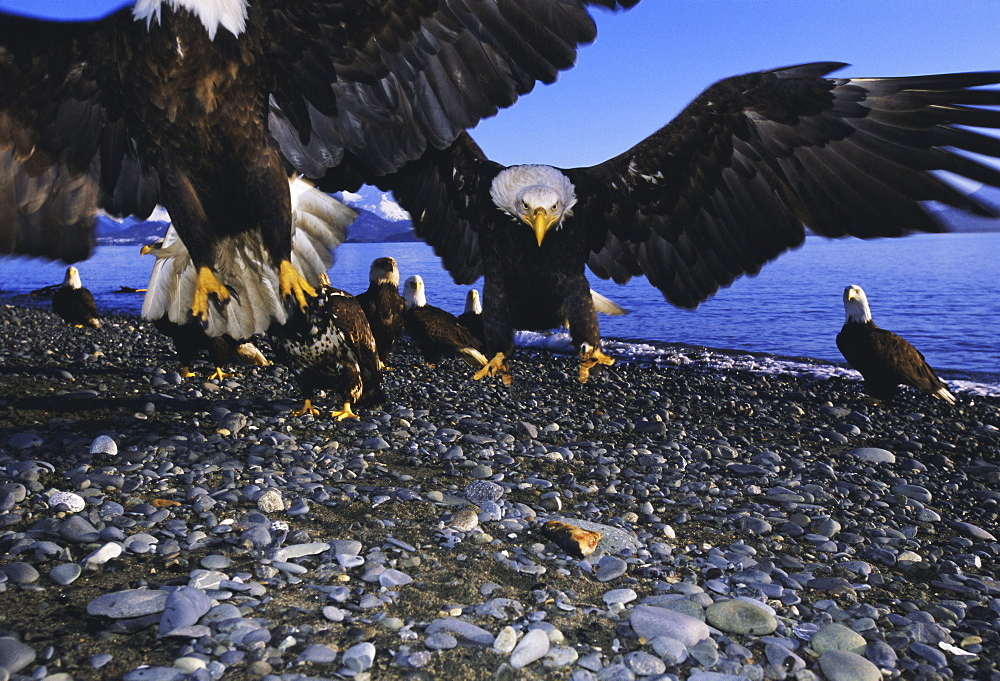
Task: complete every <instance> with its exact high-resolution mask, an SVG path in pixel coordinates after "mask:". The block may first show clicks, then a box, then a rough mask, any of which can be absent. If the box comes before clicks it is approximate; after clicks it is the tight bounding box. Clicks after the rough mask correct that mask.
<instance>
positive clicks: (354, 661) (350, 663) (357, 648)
mask: <svg viewBox="0 0 1000 681" xmlns="http://www.w3.org/2000/svg"><path fill="white" fill-rule="evenodd" d="M375 652H376V650H375V646H374V645H373V644H371V643H369V642H368V641H365V642H363V643H358V644H357V645H353V646H351V647H350V648H348V649H347V650H346V651H344V656H343V658H342V659H341V664H343V665H344V668H345V669H346V670H347V674H348V675H349V676H355V675H356V674H359V673H361V672H365V671H368V670H369V669H371V666H372V665H373V664H374V663H375Z"/></svg>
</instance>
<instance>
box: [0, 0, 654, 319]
mask: <svg viewBox="0 0 1000 681" xmlns="http://www.w3.org/2000/svg"><path fill="white" fill-rule="evenodd" d="M637 1H638V0H503V1H501V2H496V1H495V0H487V1H478V0H477V1H474V2H468V1H467V0H420V1H416V0H365V1H364V2H334V1H327V0H253V1H250V0H137V1H136V2H135V3H134V4H133V5H132V6H131V7H126V8H123V9H121V10H119V11H116V12H114V13H112V14H109V15H108V16H106V17H104V18H102V19H99V20H95V21H88V22H77V23H58V22H50V21H39V20H34V19H27V18H24V17H18V16H11V15H7V14H3V15H2V20H0V207H2V210H0V254H15V255H38V256H45V257H49V258H59V259H63V260H66V261H67V262H73V261H76V260H81V259H84V258H86V257H88V255H89V254H90V250H91V248H92V245H93V224H94V219H95V214H96V211H97V209H98V208H101V209H104V210H105V211H107V212H108V213H110V214H113V215H129V214H132V215H136V216H138V217H146V216H148V215H149V214H150V212H151V211H152V210H153V209H154V207H155V206H156V205H157V204H162V205H163V206H164V207H165V208H166V209H167V211H168V212H169V214H170V218H171V220H172V222H173V224H174V226H175V228H176V230H177V233H178V235H179V237H180V239H181V240H182V241H183V242H184V243H185V245H186V246H187V249H188V251H189V252H190V253H191V257H192V259H193V261H194V265H195V268H196V271H197V278H196V282H195V286H194V288H193V289H192V290H190V291H188V292H187V297H186V298H185V300H184V301H183V304H184V306H185V309H186V310H188V311H190V313H191V315H192V316H193V317H195V318H197V319H200V320H202V321H205V320H206V319H207V318H208V316H209V311H210V309H212V307H214V306H221V305H224V304H225V303H226V302H227V301H230V300H232V298H233V296H232V290H231V289H230V282H229V281H226V278H225V276H224V274H223V273H222V270H224V269H225V267H223V265H224V264H227V263H228V264H229V265H233V263H234V262H235V261H238V260H241V259H244V258H245V256H244V255H242V254H241V249H242V250H243V251H246V250H255V251H257V252H259V253H260V254H261V257H260V258H259V259H252V260H249V262H250V266H251V267H253V268H256V269H266V270H268V271H269V272H270V273H271V274H272V275H273V277H274V278H276V279H277V280H278V282H279V287H278V290H277V292H273V291H271V290H270V289H268V288H266V287H265V288H262V290H261V291H260V294H259V296H257V297H265V296H266V297H269V298H270V299H271V300H270V301H269V303H268V307H267V315H265V319H264V323H263V324H255V326H254V328H253V331H254V332H260V331H263V329H264V328H266V326H267V324H269V323H270V321H271V320H277V321H279V322H280V321H282V320H283V319H284V318H285V314H286V307H288V306H289V305H291V304H294V305H297V306H298V307H300V308H303V307H304V306H305V305H306V301H307V298H308V297H309V296H311V295H314V294H315V290H314V288H313V287H314V285H315V283H316V282H315V279H310V278H309V277H307V276H305V275H304V274H303V273H301V272H299V271H298V270H297V268H296V267H295V266H294V263H293V262H292V260H291V250H292V247H291V241H290V234H291V231H290V229H289V213H290V202H291V198H290V196H289V191H288V184H287V182H286V179H285V178H286V176H287V173H288V171H289V169H290V168H294V169H295V170H296V171H298V172H301V173H303V174H305V175H308V176H310V177H320V176H322V175H323V174H324V173H326V172H327V171H328V170H330V169H333V168H336V167H338V166H339V165H341V164H344V163H348V164H349V165H352V167H355V168H356V169H358V168H364V175H372V176H377V175H382V174H385V173H389V172H393V171H395V170H397V169H398V168H399V167H400V166H402V165H403V163H405V162H406V161H407V160H409V159H413V158H417V157H419V156H420V155H421V154H422V153H424V151H426V150H427V149H428V148H441V147H445V146H447V145H448V144H450V143H451V142H452V141H453V140H454V139H455V136H456V135H457V134H458V133H459V132H460V131H461V130H463V129H465V128H467V127H470V126H473V125H475V124H476V123H477V122H478V121H479V120H480V119H481V118H483V117H487V116H492V115H493V114H495V113H496V112H497V110H498V108H501V107H506V106H510V105H511V104H513V103H514V102H515V101H516V99H517V98H518V96H519V95H521V94H524V93H526V92H528V91H530V90H531V89H532V87H534V84H535V82H536V81H542V82H546V83H550V82H552V81H553V80H555V77H556V75H557V73H558V72H559V71H560V70H561V69H565V68H568V67H570V66H572V64H573V62H574V60H575V57H576V49H577V46H578V45H579V44H581V43H587V42H589V41H591V40H592V39H593V38H594V36H595V27H594V22H593V20H592V19H591V17H590V14H589V8H590V7H593V6H603V7H606V8H620V7H628V6H631V5H633V4H635V2H637ZM362 179H363V180H364V179H365V178H364V177H362ZM341 188H345V187H341ZM237 246H239V247H240V248H237ZM233 266H236V265H233ZM230 269H231V268H230ZM174 321H176V322H178V323H184V321H185V320H183V319H174Z"/></svg>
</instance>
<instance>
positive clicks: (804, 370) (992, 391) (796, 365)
mask: <svg viewBox="0 0 1000 681" xmlns="http://www.w3.org/2000/svg"><path fill="white" fill-rule="evenodd" d="M514 344H515V345H517V347H521V348H529V349H531V348H534V349H538V350H547V351H549V352H561V353H566V354H572V353H573V352H574V350H573V343H572V340H571V339H570V336H569V332H568V331H559V332H552V333H549V332H538V331H518V332H517V333H516V334H515V336H514ZM601 344H602V346H603V349H604V351H605V352H607V353H608V354H609V355H611V356H612V357H614V358H615V359H618V360H622V361H625V362H642V363H651V364H655V365H656V366H665V367H670V366H693V367H698V368H701V369H709V370H711V369H736V370H740V371H749V372H751V373H755V374H764V375H779V374H785V375H793V376H805V377H807V378H812V379H816V380H829V379H831V378H833V377H835V376H838V377H847V378H856V379H858V380H859V381H860V380H861V374H859V373H858V372H857V371H855V370H854V369H848V368H846V367H842V366H838V365H836V364H828V363H825V362H822V361H820V360H816V361H815V362H807V361H802V360H796V359H784V358H781V357H772V356H770V355H754V354H750V353H740V352H736V351H731V352H723V351H720V350H713V349H711V348H701V347H661V346H656V345H651V344H648V343H642V342H624V341H617V340H612V339H609V338H604V339H602V341H601ZM944 382H945V384H947V386H948V388H949V389H950V390H951V391H952V392H954V393H961V394H965V395H972V396H983V395H988V396H991V397H1000V385H994V384H990V383H976V382H974V381H944Z"/></svg>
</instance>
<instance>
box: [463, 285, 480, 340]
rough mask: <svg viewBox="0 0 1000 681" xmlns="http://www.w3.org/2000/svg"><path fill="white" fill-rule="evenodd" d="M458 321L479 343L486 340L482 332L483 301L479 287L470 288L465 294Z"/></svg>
mask: <svg viewBox="0 0 1000 681" xmlns="http://www.w3.org/2000/svg"><path fill="white" fill-rule="evenodd" d="M458 323H459V324H461V325H462V326H464V327H465V328H467V329H468V330H469V332H470V333H471V334H472V335H473V336H475V337H476V340H478V341H479V342H480V343H481V344H482V343H485V342H486V335H485V333H484V332H483V302H482V300H480V298H479V289H474V288H470V289H469V291H468V293H466V294H465V309H464V310H462V314H460V315H458Z"/></svg>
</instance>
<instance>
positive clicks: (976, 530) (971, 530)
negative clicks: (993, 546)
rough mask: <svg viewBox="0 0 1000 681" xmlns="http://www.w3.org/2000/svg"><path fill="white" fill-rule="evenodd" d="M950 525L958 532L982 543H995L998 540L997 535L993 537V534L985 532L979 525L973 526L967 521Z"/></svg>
mask: <svg viewBox="0 0 1000 681" xmlns="http://www.w3.org/2000/svg"><path fill="white" fill-rule="evenodd" d="M950 524H951V526H952V527H954V528H955V529H956V530H958V531H960V532H962V533H964V534H967V535H968V536H970V537H972V538H973V539H978V540H980V541H989V542H994V541H996V540H997V538H996V536H995V535H993V534H992V533H991V532H988V531H986V530H984V529H983V528H981V527H979V526H978V525H973V524H972V523H967V522H965V521H956V522H953V523H950Z"/></svg>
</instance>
